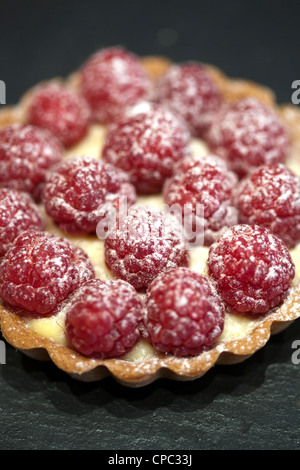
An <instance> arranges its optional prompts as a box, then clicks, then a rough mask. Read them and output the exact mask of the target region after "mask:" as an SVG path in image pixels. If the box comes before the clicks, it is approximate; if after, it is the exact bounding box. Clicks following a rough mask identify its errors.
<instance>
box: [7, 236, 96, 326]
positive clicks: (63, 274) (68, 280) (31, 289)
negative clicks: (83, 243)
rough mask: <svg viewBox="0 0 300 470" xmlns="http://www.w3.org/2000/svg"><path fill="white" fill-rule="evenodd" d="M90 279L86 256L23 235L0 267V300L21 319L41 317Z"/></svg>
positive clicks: (51, 239) (60, 241)
mask: <svg viewBox="0 0 300 470" xmlns="http://www.w3.org/2000/svg"><path fill="white" fill-rule="evenodd" d="M94 276H95V273H94V269H93V267H92V264H91V262H90V261H89V259H88V257H87V255H86V254H85V253H84V252H83V251H82V250H81V249H80V248H78V247H76V246H75V245H73V244H72V243H71V242H69V241H68V240H66V239H64V238H59V237H57V236H56V235H53V234H50V233H47V232H38V231H24V232H23V233H21V234H20V235H19V236H18V237H17V238H16V239H15V241H14V243H13V244H12V246H11V248H10V249H9V250H8V252H7V253H6V255H5V256H4V258H3V261H2V263H1V265H0V297H1V298H2V299H3V300H4V302H6V303H7V304H9V305H11V306H12V307H18V308H21V309H24V311H20V313H22V314H24V315H28V316H41V317H42V316H45V315H48V314H49V313H50V312H51V311H52V310H53V309H54V308H55V307H56V306H57V304H58V303H59V302H61V301H63V300H64V299H65V298H66V297H67V296H68V295H69V294H70V293H71V292H73V291H74V290H75V289H76V288H77V287H78V286H79V285H80V284H82V283H84V282H86V281H88V280H89V279H91V278H93V277H94Z"/></svg>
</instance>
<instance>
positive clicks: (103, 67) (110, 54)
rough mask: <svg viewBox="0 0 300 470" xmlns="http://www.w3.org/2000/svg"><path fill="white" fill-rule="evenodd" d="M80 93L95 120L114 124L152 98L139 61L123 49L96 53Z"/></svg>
mask: <svg viewBox="0 0 300 470" xmlns="http://www.w3.org/2000/svg"><path fill="white" fill-rule="evenodd" d="M80 78H81V81H80V89H81V93H82V95H83V96H84V97H85V99H86V100H87V102H88V103H89V105H90V107H91V109H92V113H93V117H94V119H95V120H96V121H99V122H104V123H107V122H110V121H111V120H113V119H115V117H116V116H118V115H119V113H120V112H123V111H124V110H125V109H126V108H128V107H130V106H133V105H134V104H136V103H137V102H138V101H140V100H141V99H144V98H146V96H147V95H148V91H149V89H150V88H149V87H150V82H149V78H148V76H147V74H146V72H145V70H144V68H143V67H142V65H141V63H140V61H139V59H138V58H137V57H136V56H135V54H133V53H132V52H129V51H127V50H126V49H124V48H122V47H110V48H106V49H102V50H100V51H99V52H96V53H95V54H94V55H93V56H92V57H90V58H89V59H88V61H87V62H86V63H85V64H84V65H83V67H82V70H81V74H80Z"/></svg>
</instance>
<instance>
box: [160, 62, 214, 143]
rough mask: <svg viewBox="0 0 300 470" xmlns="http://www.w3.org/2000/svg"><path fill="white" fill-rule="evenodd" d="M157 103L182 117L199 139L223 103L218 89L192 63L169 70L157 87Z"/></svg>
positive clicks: (196, 65)
mask: <svg viewBox="0 0 300 470" xmlns="http://www.w3.org/2000/svg"><path fill="white" fill-rule="evenodd" d="M156 99H157V101H158V102H159V103H161V104H163V105H165V106H167V107H168V108H169V109H171V110H172V111H173V112H174V113H176V114H178V115H179V116H181V117H182V118H183V119H184V120H185V121H186V122H187V123H188V125H189V126H190V129H191V132H192V134H193V135H196V136H198V137H202V136H203V134H204V132H205V130H206V129H207V126H208V125H209V123H210V121H211V118H212V116H213V114H214V113H215V112H216V111H217V110H218V109H219V107H220V106H221V103H222V99H221V95H220V92H219V90H218V87H217V85H216V84H215V83H214V82H213V80H212V79H211V78H210V76H209V75H208V74H207V72H206V70H205V68H204V67H203V66H202V65H201V64H197V63H192V62H191V63H185V64H179V65H173V66H171V67H170V68H169V70H168V71H167V72H166V74H165V75H164V76H163V77H162V78H161V79H160V80H159V82H158V84H157V89H156Z"/></svg>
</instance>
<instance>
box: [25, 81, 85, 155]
mask: <svg viewBox="0 0 300 470" xmlns="http://www.w3.org/2000/svg"><path fill="white" fill-rule="evenodd" d="M89 121H90V109H89V106H88V105H87V103H86V101H85V100H84V99H83V97H81V96H80V95H78V94H77V93H75V92H74V91H72V90H69V89H68V88H66V87H65V86H63V85H61V84H58V83H50V84H46V85H43V86H40V87H39V88H38V89H37V90H36V92H35V93H34V95H33V97H32V101H31V103H30V105H29V109H28V122H29V123H30V124H33V125H35V126H38V127H42V128H44V129H48V130H49V131H50V132H52V134H54V135H55V136H56V137H57V138H58V139H59V140H60V141H61V143H62V144H63V145H64V146H65V147H70V146H72V145H74V144H76V143H77V142H79V141H80V140H81V139H82V138H83V137H84V136H85V135H86V133H87V131H88V127H89Z"/></svg>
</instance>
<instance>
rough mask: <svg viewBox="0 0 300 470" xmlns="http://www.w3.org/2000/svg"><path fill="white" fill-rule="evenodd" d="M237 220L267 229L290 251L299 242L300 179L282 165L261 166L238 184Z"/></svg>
mask: <svg viewBox="0 0 300 470" xmlns="http://www.w3.org/2000/svg"><path fill="white" fill-rule="evenodd" d="M237 207H238V209H239V220H240V222H241V223H244V224H249V225H261V226H263V227H266V228H268V229H269V230H270V232H272V233H273V234H274V235H277V236H278V237H279V238H281V239H282V240H283V241H284V242H285V244H286V245H288V247H289V248H292V247H294V246H295V245H296V244H297V243H298V242H299V241H300V179H299V178H298V177H297V176H296V175H294V174H293V173H292V172H291V171H290V170H289V169H288V168H287V167H286V166H285V165H283V164H282V163H276V164H271V165H264V166H261V167H259V168H258V169H257V170H255V171H254V172H253V173H252V174H251V175H250V176H249V177H248V178H246V179H245V180H243V181H241V183H240V185H239V187H238V191H237Z"/></svg>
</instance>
